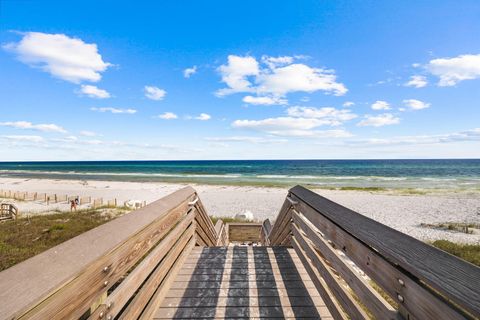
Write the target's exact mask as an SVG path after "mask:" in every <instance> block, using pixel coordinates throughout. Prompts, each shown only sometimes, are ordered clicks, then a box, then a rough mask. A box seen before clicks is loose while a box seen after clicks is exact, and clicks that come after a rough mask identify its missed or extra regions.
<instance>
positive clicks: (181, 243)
mask: <svg viewBox="0 0 480 320" xmlns="http://www.w3.org/2000/svg"><path fill="white" fill-rule="evenodd" d="M193 233H194V229H193V225H191V226H190V227H189V228H188V229H187V230H185V232H184V233H183V235H182V236H181V237H180V238H179V239H178V241H177V242H176V243H175V244H174V246H173V247H172V249H171V250H170V251H169V252H168V254H167V255H166V257H165V258H164V259H163V261H162V262H161V263H160V264H159V265H158V266H157V268H156V269H155V270H154V271H153V272H152V274H151V275H150V276H149V278H148V279H147V280H146V282H145V283H144V284H143V285H142V287H141V289H140V291H139V292H138V293H137V294H136V295H135V297H134V298H133V300H132V301H131V302H130V303H129V304H128V306H127V308H126V309H125V310H124V311H123V312H122V313H121V314H120V316H119V319H137V318H138V317H139V316H140V314H141V313H142V310H143V308H144V307H145V306H146V305H147V303H148V302H149V301H150V298H151V297H152V295H153V293H154V292H155V291H156V290H157V288H158V286H159V285H160V284H161V283H162V281H163V279H164V278H165V276H166V274H167V273H168V271H169V270H170V268H171V266H172V265H173V263H174V262H175V260H176V259H177V257H178V256H179V255H180V253H181V252H182V250H183V249H184V248H185V246H186V245H187V243H188V242H189V241H190V238H191V237H192V236H193Z"/></svg>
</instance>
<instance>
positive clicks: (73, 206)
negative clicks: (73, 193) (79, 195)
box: [70, 200, 77, 212]
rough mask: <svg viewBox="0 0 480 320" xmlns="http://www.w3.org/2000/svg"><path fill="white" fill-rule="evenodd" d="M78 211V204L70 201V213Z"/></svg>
mask: <svg viewBox="0 0 480 320" xmlns="http://www.w3.org/2000/svg"><path fill="white" fill-rule="evenodd" d="M74 210H75V211H77V203H76V201H75V200H70V212H72V211H74Z"/></svg>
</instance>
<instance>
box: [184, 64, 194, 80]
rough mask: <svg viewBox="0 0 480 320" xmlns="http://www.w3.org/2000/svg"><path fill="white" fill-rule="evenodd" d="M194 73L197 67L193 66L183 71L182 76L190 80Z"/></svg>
mask: <svg viewBox="0 0 480 320" xmlns="http://www.w3.org/2000/svg"><path fill="white" fill-rule="evenodd" d="M195 73H197V66H193V67H191V68H187V69H185V70H183V76H184V77H185V78H190V77H191V76H192V75H194V74H195Z"/></svg>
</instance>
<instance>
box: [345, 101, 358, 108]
mask: <svg viewBox="0 0 480 320" xmlns="http://www.w3.org/2000/svg"><path fill="white" fill-rule="evenodd" d="M354 105H355V102H352V101H347V102H345V103H344V104H343V106H344V107H345V108H348V107H353V106H354Z"/></svg>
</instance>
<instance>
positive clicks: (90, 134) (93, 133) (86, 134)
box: [80, 130, 97, 137]
mask: <svg viewBox="0 0 480 320" xmlns="http://www.w3.org/2000/svg"><path fill="white" fill-rule="evenodd" d="M80 135H81V136H84V137H95V136H97V133H96V132H93V131H87V130H83V131H80Z"/></svg>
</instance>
